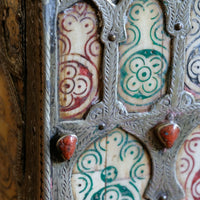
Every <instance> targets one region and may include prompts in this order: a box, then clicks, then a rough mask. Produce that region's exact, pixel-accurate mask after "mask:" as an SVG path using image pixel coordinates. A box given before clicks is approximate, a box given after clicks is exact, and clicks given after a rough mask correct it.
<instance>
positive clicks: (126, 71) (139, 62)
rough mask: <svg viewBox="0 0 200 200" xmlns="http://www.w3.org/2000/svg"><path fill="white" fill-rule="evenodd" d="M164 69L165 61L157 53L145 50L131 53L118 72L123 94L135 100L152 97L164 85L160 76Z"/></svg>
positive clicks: (164, 71) (163, 73)
mask: <svg viewBox="0 0 200 200" xmlns="http://www.w3.org/2000/svg"><path fill="white" fill-rule="evenodd" d="M166 69H167V60H166V58H165V57H164V55H163V54H161V53H160V52H159V51H156V50H151V49H145V50H141V51H138V52H135V53H133V54H132V55H131V56H130V57H129V58H128V59H127V60H126V62H125V63H124V65H123V67H122V68H121V70H120V72H121V79H120V84H121V86H122V89H123V92H124V93H126V94H127V95H129V96H131V97H133V98H136V99H146V98H149V97H152V96H154V95H155V94H156V93H157V92H158V91H160V90H161V88H162V87H163V85H164V78H162V76H164V75H165V73H166ZM124 101H126V100H124ZM126 102H127V101H126ZM130 104H131V103H130Z"/></svg>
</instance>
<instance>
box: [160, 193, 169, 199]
mask: <svg viewBox="0 0 200 200" xmlns="http://www.w3.org/2000/svg"><path fill="white" fill-rule="evenodd" d="M159 200H167V195H166V194H163V195H161V196H160V198H159Z"/></svg>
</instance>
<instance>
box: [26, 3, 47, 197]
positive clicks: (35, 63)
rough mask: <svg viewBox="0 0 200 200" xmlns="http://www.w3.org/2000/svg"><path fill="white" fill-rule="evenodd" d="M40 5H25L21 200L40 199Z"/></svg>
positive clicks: (41, 171)
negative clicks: (25, 100) (24, 81)
mask: <svg viewBox="0 0 200 200" xmlns="http://www.w3.org/2000/svg"><path fill="white" fill-rule="evenodd" d="M41 6H42V5H41V1H39V0H35V1H26V11H27V12H26V38H27V41H26V61H27V62H26V66H27V83H26V86H27V90H26V91H27V111H26V116H27V118H26V163H25V166H26V171H25V183H26V186H25V193H26V194H25V199H30V200H36V199H37V200H38V199H42V196H41V193H42V185H41V184H42V180H41V178H42V173H43V170H42V168H43V162H42V156H43V155H42V151H41V149H42V147H43V144H42V140H43V138H42V135H43V134H42V131H43V90H42V88H43V82H44V81H43V50H42V49H43V46H42V44H43V40H42V38H43V31H42V26H43V25H42V24H43V22H42V10H41Z"/></svg>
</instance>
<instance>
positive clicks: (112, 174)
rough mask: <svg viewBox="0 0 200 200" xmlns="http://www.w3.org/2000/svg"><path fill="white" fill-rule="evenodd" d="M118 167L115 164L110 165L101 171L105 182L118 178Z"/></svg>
mask: <svg viewBox="0 0 200 200" xmlns="http://www.w3.org/2000/svg"><path fill="white" fill-rule="evenodd" d="M117 173H118V172H117V169H116V168H115V167H114V166H108V167H106V168H105V169H104V170H103V171H102V172H101V179H102V181H103V182H106V183H110V182H112V181H114V180H115V179H116V178H117Z"/></svg>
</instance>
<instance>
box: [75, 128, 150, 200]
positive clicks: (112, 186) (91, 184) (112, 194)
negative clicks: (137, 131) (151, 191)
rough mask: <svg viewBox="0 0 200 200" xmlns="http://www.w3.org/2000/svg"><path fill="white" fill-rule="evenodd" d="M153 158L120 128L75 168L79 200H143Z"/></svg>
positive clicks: (102, 140) (94, 145) (81, 158)
mask: <svg viewBox="0 0 200 200" xmlns="http://www.w3.org/2000/svg"><path fill="white" fill-rule="evenodd" d="M149 162H150V161H149V158H148V156H147V153H146V151H145V150H144V149H143V147H142V146H141V145H140V143H139V142H138V141H137V140H136V139H135V138H134V137H133V136H131V135H129V134H127V133H125V132H124V131H122V130H120V129H114V130H113V131H112V132H111V133H110V134H109V135H108V136H107V137H104V138H102V139H100V140H98V141H96V142H95V143H94V144H92V145H91V146H90V147H89V148H87V150H86V151H85V152H84V153H83V154H82V155H81V157H80V158H79V159H78V161H77V164H76V166H75V167H74V169H73V175H72V189H73V194H74V198H75V199H85V200H103V199H110V200H121V199H126V200H133V199H135V200H139V199H143V198H142V194H143V192H144V190H145V187H146V185H147V183H148V180H149V176H150V169H149V166H150V165H149Z"/></svg>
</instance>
